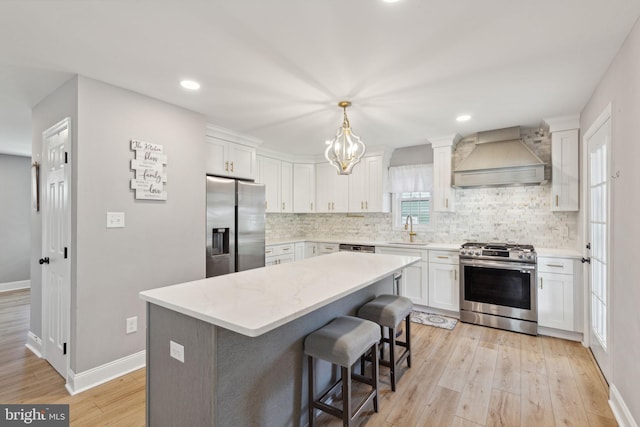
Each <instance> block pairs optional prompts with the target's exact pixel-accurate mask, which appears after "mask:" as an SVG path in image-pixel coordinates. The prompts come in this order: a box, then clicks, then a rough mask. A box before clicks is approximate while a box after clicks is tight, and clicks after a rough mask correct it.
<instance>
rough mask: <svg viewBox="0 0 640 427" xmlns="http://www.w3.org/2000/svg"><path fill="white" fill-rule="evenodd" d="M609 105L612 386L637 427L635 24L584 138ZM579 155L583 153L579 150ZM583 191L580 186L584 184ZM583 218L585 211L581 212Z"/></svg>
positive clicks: (639, 226) (595, 102)
mask: <svg viewBox="0 0 640 427" xmlns="http://www.w3.org/2000/svg"><path fill="white" fill-rule="evenodd" d="M609 102H611V103H612V107H613V108H612V125H613V126H612V154H613V170H612V174H613V173H614V172H615V171H619V172H620V177H619V178H617V179H614V180H612V181H611V184H612V197H613V203H612V218H611V220H610V221H611V224H612V227H613V232H612V242H611V243H612V246H611V249H612V260H611V266H612V269H613V280H612V286H611V292H612V298H611V303H610V310H611V317H612V319H611V320H612V329H613V337H612V348H611V350H610V353H611V357H612V365H613V374H612V382H611V383H612V385H613V386H615V387H616V388H617V389H618V391H619V392H620V394H621V396H622V398H623V400H624V401H625V403H626V405H627V406H628V408H629V410H630V411H631V414H632V415H633V417H634V419H635V421H636V422H639V421H640V388H638V384H640V369H638V360H640V312H639V311H638V301H640V286H638V277H640V264H639V263H638V259H637V257H638V248H637V242H638V241H640V222H639V221H638V213H639V212H640V191H638V183H640V168H638V161H639V160H640V144H639V143H638V135H640V121H639V120H638V117H640V24H639V23H636V25H635V27H634V29H633V30H632V32H631V33H630V34H629V36H628V38H627V40H626V41H625V43H624V45H623V46H622V48H621V50H620V52H619V53H618V55H617V56H616V58H615V59H614V61H613V63H612V64H611V66H610V68H609V70H608V71H607V73H606V74H605V76H604V78H603V79H602V81H601V82H600V84H599V85H598V87H597V88H596V90H595V92H594V93H593V95H592V97H591V99H590V100H589V102H588V103H587V105H586V107H585V109H584V110H583V111H582V115H581V119H580V128H581V130H582V134H584V133H585V132H586V131H587V129H588V128H589V126H590V125H591V124H592V123H593V122H594V120H595V119H596V118H597V117H598V116H599V115H600V113H601V112H602V111H603V110H604V109H605V107H606V106H607V104H609ZM583 149H584V147H583ZM583 185H584V183H583ZM583 212H584V209H583Z"/></svg>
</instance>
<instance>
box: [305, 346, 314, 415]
mask: <svg viewBox="0 0 640 427" xmlns="http://www.w3.org/2000/svg"><path fill="white" fill-rule="evenodd" d="M307 364H308V366H307V370H308V375H309V381H308V382H309V399H308V400H309V427H313V426H314V425H315V405H314V404H313V401H314V399H315V390H314V388H315V386H314V382H313V377H314V375H313V374H314V370H313V357H312V356H307Z"/></svg>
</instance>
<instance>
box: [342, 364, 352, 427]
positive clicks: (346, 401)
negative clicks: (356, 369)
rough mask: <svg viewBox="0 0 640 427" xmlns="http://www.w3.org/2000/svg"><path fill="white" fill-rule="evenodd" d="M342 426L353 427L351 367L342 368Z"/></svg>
mask: <svg viewBox="0 0 640 427" xmlns="http://www.w3.org/2000/svg"><path fill="white" fill-rule="evenodd" d="M342 425H343V426H344V427H351V367H346V368H345V367H344V366H343V367H342Z"/></svg>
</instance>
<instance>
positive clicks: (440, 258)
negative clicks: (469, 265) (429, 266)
mask: <svg viewBox="0 0 640 427" xmlns="http://www.w3.org/2000/svg"><path fill="white" fill-rule="evenodd" d="M429 262H437V263H439V264H458V263H459V262H460V261H459V255H458V252H457V251H429Z"/></svg>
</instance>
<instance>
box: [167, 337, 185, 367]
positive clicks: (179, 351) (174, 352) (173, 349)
mask: <svg viewBox="0 0 640 427" xmlns="http://www.w3.org/2000/svg"><path fill="white" fill-rule="evenodd" d="M169 356H171V357H173V358H174V359H176V360H178V361H180V362H182V363H184V346H182V345H180V344H178V343H177V342H175V341H172V340H169Z"/></svg>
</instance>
